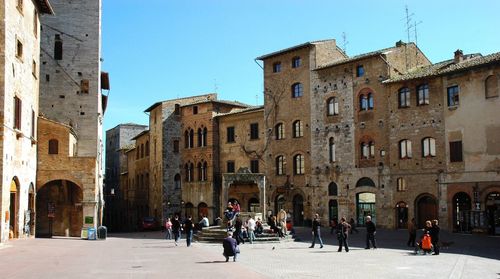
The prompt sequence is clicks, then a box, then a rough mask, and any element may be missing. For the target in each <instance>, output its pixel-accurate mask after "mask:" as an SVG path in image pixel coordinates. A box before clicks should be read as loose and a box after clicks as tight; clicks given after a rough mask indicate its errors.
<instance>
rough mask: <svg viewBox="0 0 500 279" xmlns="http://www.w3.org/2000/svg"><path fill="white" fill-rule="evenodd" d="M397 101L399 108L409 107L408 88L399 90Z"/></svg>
mask: <svg viewBox="0 0 500 279" xmlns="http://www.w3.org/2000/svg"><path fill="white" fill-rule="evenodd" d="M398 100H399V107H400V108H407V107H409V106H410V89H409V88H408V87H403V88H401V89H399V92H398Z"/></svg>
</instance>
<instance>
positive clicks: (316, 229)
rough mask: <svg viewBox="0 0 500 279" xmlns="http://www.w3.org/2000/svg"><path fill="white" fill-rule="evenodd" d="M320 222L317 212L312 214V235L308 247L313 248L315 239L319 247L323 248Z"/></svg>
mask: <svg viewBox="0 0 500 279" xmlns="http://www.w3.org/2000/svg"><path fill="white" fill-rule="evenodd" d="M320 227H321V223H320V221H319V214H318V213H316V214H314V220H313V223H312V235H313V240H312V243H311V246H309V248H314V245H315V244H316V239H318V241H319V245H320V246H319V248H323V240H322V239H321V230H320Z"/></svg>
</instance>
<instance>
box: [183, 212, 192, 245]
mask: <svg viewBox="0 0 500 279" xmlns="http://www.w3.org/2000/svg"><path fill="white" fill-rule="evenodd" d="M193 229H194V224H193V221H192V220H191V216H188V218H187V220H186V221H185V222H184V231H185V232H186V244H187V247H189V246H191V241H192V240H193Z"/></svg>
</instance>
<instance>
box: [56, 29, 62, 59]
mask: <svg viewBox="0 0 500 279" xmlns="http://www.w3.org/2000/svg"><path fill="white" fill-rule="evenodd" d="M62 57H63V41H62V40H61V35H59V34H56V35H55V39H54V59H55V60H62Z"/></svg>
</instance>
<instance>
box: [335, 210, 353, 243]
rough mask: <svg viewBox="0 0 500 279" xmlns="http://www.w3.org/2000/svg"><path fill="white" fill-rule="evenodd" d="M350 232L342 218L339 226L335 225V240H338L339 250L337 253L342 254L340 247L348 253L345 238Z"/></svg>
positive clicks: (347, 224) (348, 226) (349, 227)
mask: <svg viewBox="0 0 500 279" xmlns="http://www.w3.org/2000/svg"><path fill="white" fill-rule="evenodd" d="M350 230H351V225H350V224H349V223H347V222H346V220H345V218H344V217H342V218H341V219H340V222H339V224H338V225H337V238H338V240H339V249H338V250H337V252H342V245H343V246H344V247H345V251H346V252H349V246H348V244H347V237H348V236H349V231H350Z"/></svg>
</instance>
